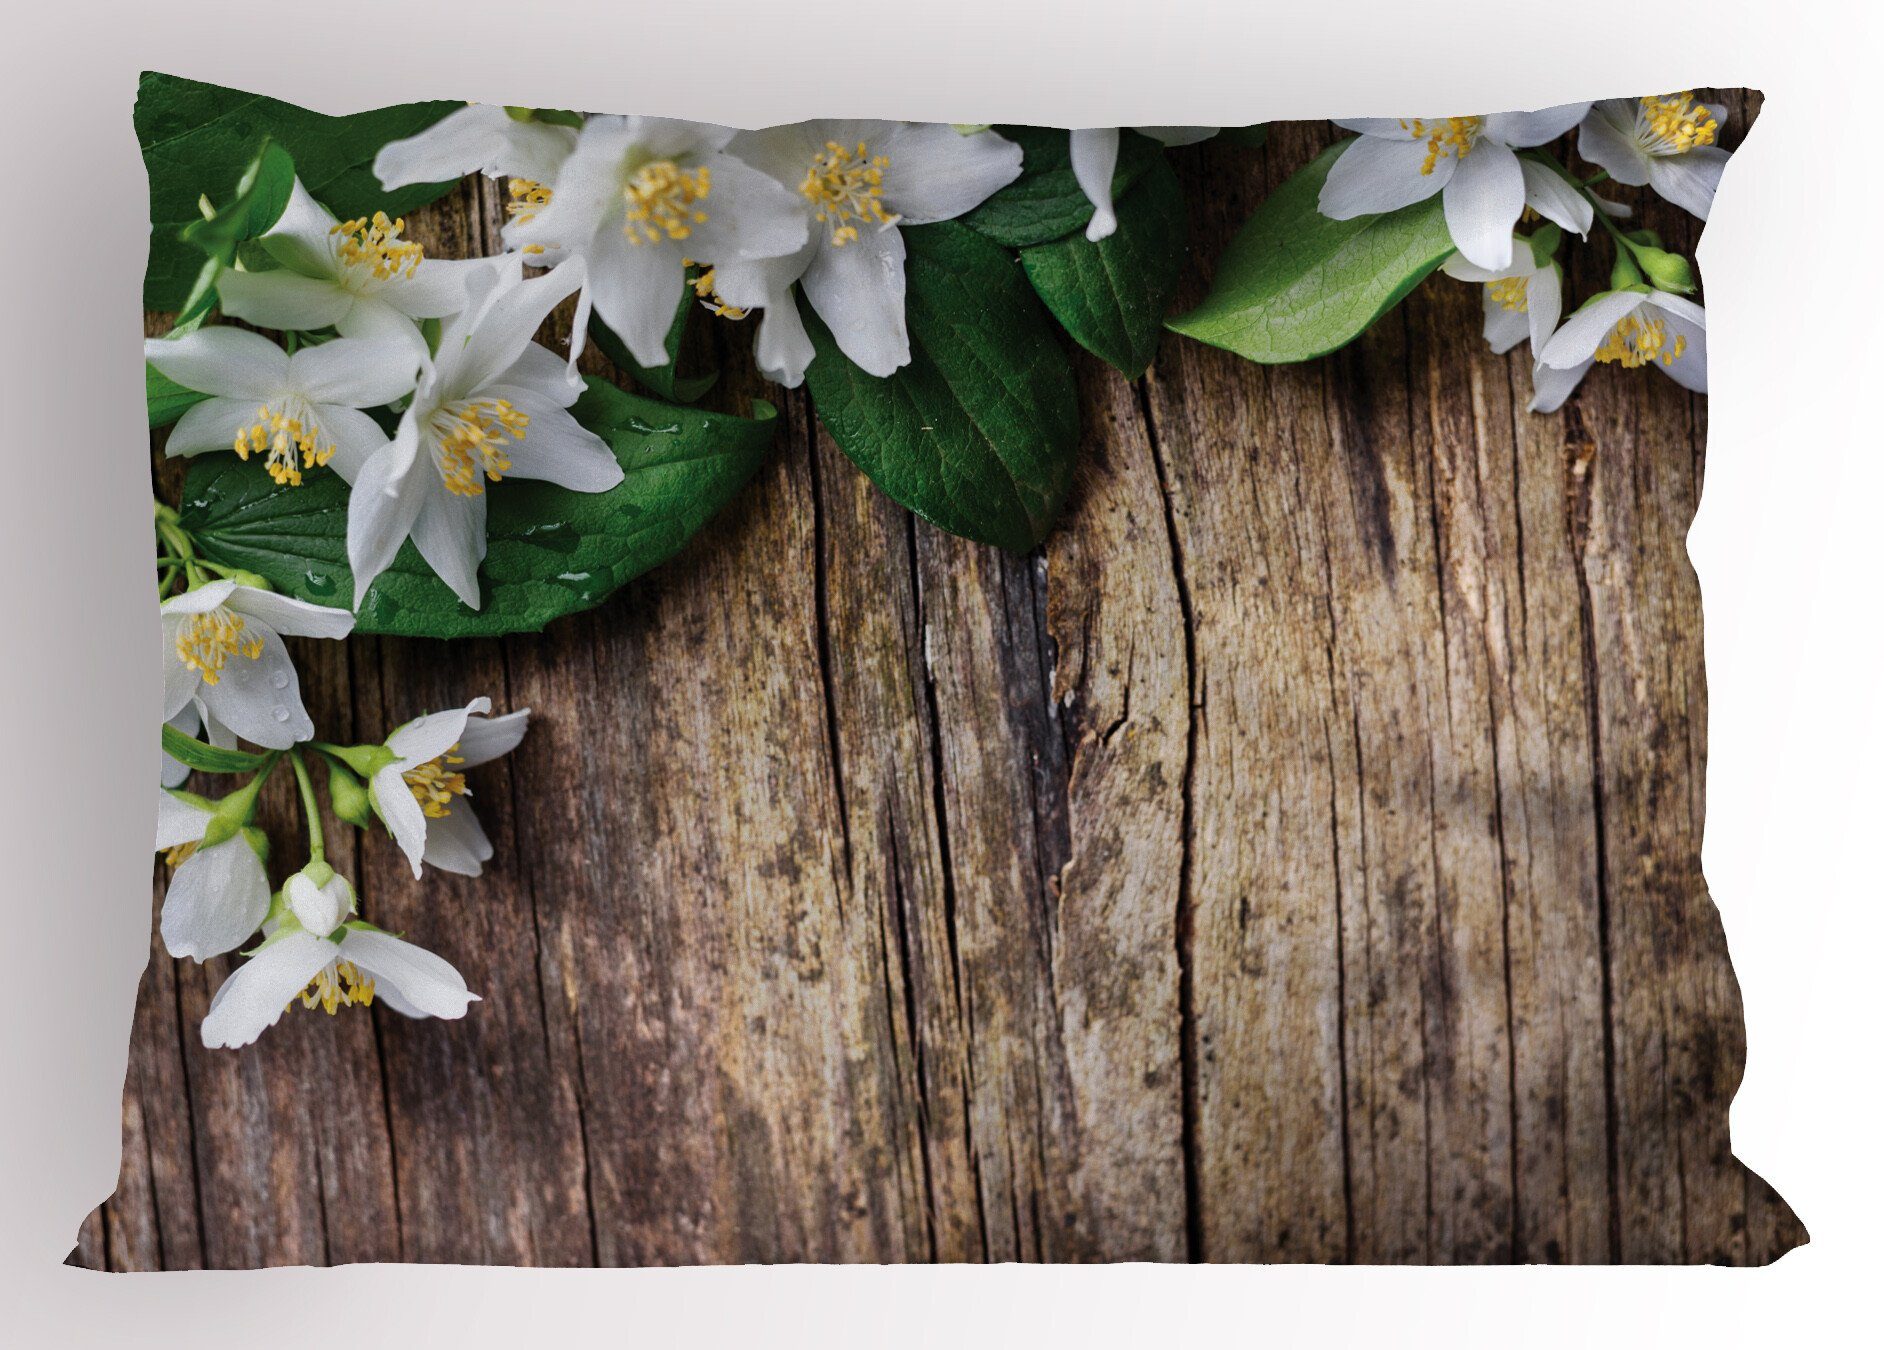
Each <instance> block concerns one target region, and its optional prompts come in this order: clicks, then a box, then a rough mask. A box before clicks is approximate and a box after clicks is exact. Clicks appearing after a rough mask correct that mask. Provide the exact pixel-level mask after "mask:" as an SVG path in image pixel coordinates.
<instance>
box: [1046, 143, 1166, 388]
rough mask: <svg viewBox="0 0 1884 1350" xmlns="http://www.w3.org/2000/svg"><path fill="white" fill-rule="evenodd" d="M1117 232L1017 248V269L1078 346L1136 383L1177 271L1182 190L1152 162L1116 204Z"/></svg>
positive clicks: (1159, 330)
mask: <svg viewBox="0 0 1884 1350" xmlns="http://www.w3.org/2000/svg"><path fill="white" fill-rule="evenodd" d="M1116 209H1117V213H1118V218H1119V227H1118V229H1117V230H1115V231H1113V233H1112V234H1111V235H1109V236H1108V237H1106V238H1104V239H1101V240H1099V241H1098V242H1097V243H1094V242H1093V241H1092V240H1090V239H1088V238H1086V236H1085V235H1084V234H1083V233H1081V232H1079V231H1075V232H1074V233H1072V234H1070V235H1068V236H1066V237H1065V238H1064V239H1056V240H1054V241H1053V242H1052V243H1050V244H1035V245H1034V246H1032V247H1031V248H1024V249H1022V250H1021V255H1020V256H1021V266H1022V267H1024V268H1025V269H1026V270H1027V279H1028V280H1029V281H1031V282H1032V283H1033V286H1034V291H1035V292H1036V293H1037V294H1038V295H1039V296H1040V298H1041V299H1042V300H1044V301H1045V302H1046V306H1047V308H1048V309H1050V310H1052V311H1053V317H1054V318H1056V319H1058V320H1059V321H1060V325H1061V327H1063V328H1065V329H1066V331H1067V332H1068V333H1070V334H1072V336H1073V340H1074V341H1076V342H1078V343H1079V345H1080V346H1082V347H1084V348H1085V349H1086V350H1087V351H1089V352H1091V353H1092V354H1093V355H1095V356H1097V357H1098V358H1099V359H1100V360H1102V361H1104V362H1106V363H1107V364H1108V365H1110V366H1112V367H1114V368H1115V369H1117V370H1118V371H1120V372H1121V373H1123V374H1124V375H1125V376H1126V377H1127V378H1128V379H1137V378H1138V377H1139V376H1140V375H1143V374H1144V373H1145V368H1146V367H1147V366H1149V365H1150V364H1151V361H1152V358H1153V357H1155V356H1156V355H1157V354H1158V339H1159V338H1160V337H1161V336H1162V335H1163V333H1164V318H1165V313H1166V311H1167V310H1168V309H1169V308H1170V305H1171V297H1172V296H1173V295H1175V294H1176V293H1177V284H1178V275H1179V273H1180V271H1181V270H1182V268H1183V266H1184V238H1185V220H1184V193H1183V190H1182V189H1181V188H1180V187H1179V186H1178V180H1177V174H1175V173H1174V172H1172V170H1171V166H1170V165H1169V164H1167V163H1165V162H1164V161H1163V160H1162V159H1159V160H1157V161H1155V162H1154V163H1153V164H1152V165H1151V167H1150V168H1149V169H1148V170H1147V171H1146V172H1145V175H1144V177H1142V178H1141V179H1140V180H1139V181H1138V183H1137V184H1136V186H1134V187H1133V188H1132V190H1131V191H1130V192H1128V193H1126V194H1125V196H1124V197H1122V198H1121V199H1120V200H1119V202H1118V203H1117V207H1116Z"/></svg>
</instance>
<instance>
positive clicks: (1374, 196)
mask: <svg viewBox="0 0 1884 1350" xmlns="http://www.w3.org/2000/svg"><path fill="white" fill-rule="evenodd" d="M1589 109H1590V105H1589V104H1587V103H1565V104H1562V105H1560V106H1558V107H1555V108H1545V109H1542V110H1541V111H1538V112H1510V113H1493V114H1491V115H1490V116H1484V117H1437V118H1425V117H1359V118H1352V119H1349V120H1346V121H1343V120H1342V119H1340V118H1336V119H1335V125H1336V126H1340V127H1345V128H1347V129H1348V130H1349V131H1357V132H1359V133H1360V139H1359V140H1357V141H1355V142H1353V143H1352V144H1351V145H1349V146H1348V148H1347V149H1346V150H1344V151H1342V152H1341V157H1340V158H1339V159H1337V160H1335V162H1334V165H1333V167H1332V168H1330V169H1329V171H1328V178H1327V181H1326V182H1324V183H1323V184H1322V188H1321V203H1320V205H1321V213H1322V214H1323V215H1325V216H1328V217H1330V218H1332V219H1334V220H1351V219H1353V218H1354V217H1355V216H1371V215H1379V214H1381V213H1383V212H1387V211H1397V210H1399V209H1400V208H1401V207H1403V206H1411V205H1412V204H1413V203H1414V202H1423V201H1425V200H1426V199H1427V198H1428V197H1430V196H1432V195H1433V194H1434V193H1436V192H1437V193H1442V194H1443V198H1444V205H1445V213H1446V228H1447V229H1448V230H1450V231H1451V232H1452V242H1453V243H1455V244H1457V245H1458V247H1459V252H1461V253H1463V254H1464V255H1465V256H1466V258H1467V260H1468V261H1470V262H1473V263H1476V264H1477V265H1478V266H1480V267H1485V268H1491V269H1498V268H1503V267H1508V266H1509V265H1510V263H1511V229H1512V226H1514V225H1516V224H1517V223H1518V217H1519V216H1520V215H1521V214H1522V213H1523V211H1524V208H1525V207H1527V206H1528V207H1530V208H1531V209H1532V210H1534V211H1536V212H1537V213H1538V214H1539V215H1540V216H1543V217H1544V218H1545V219H1546V220H1551V221H1555V222H1556V223H1557V224H1559V225H1561V226H1563V228H1564V229H1566V230H1572V231H1574V232H1575V233H1577V234H1588V233H1589V229H1590V222H1591V220H1592V219H1594V216H1593V213H1592V211H1591V208H1590V204H1589V202H1588V201H1586V200H1584V198H1583V196H1582V194H1581V193H1579V192H1576V191H1575V190H1574V189H1572V188H1571V187H1570V185H1569V184H1568V183H1565V182H1564V181H1563V179H1562V178H1561V177H1560V176H1559V175H1558V174H1556V173H1554V172H1553V171H1552V170H1550V169H1548V168H1546V167H1545V166H1543V165H1541V164H1536V163H1532V162H1531V161H1529V160H1520V159H1519V158H1518V157H1517V156H1516V155H1515V154H1513V153H1512V151H1513V150H1517V149H1524V148H1526V147H1529V146H1534V145H1542V144H1544V143H1545V142H1546V141H1553V140H1555V139H1556V138H1557V137H1559V136H1561V135H1563V134H1564V133H1565V132H1566V131H1568V130H1570V128H1571V127H1573V126H1575V125H1576V124H1577V123H1578V122H1579V121H1580V120H1581V119H1582V117H1583V115H1584V114H1585V113H1587V112H1588V111H1589Z"/></svg>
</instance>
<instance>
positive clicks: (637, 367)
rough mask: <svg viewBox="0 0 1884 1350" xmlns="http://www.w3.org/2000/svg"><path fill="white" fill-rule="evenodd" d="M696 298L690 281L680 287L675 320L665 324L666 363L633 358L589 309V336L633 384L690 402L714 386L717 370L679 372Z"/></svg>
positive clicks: (625, 345) (682, 401)
mask: <svg viewBox="0 0 1884 1350" xmlns="http://www.w3.org/2000/svg"><path fill="white" fill-rule="evenodd" d="M699 307H700V305H699V300H698V298H697V297H696V296H695V295H694V290H693V285H692V283H691V282H690V283H689V284H688V285H686V286H684V287H682V288H681V292H680V306H679V308H677V309H676V310H675V311H674V321H673V323H671V324H669V325H668V328H667V344H666V346H667V364H666V365H664V366H644V365H642V364H641V363H640V362H639V361H637V360H635V358H634V356H633V355H632V354H631V353H630V352H629V350H628V344H627V343H625V342H623V341H622V340H621V337H620V336H619V335H618V334H617V333H616V332H615V330H614V329H613V328H610V327H609V326H608V325H607V324H605V323H603V322H602V316H601V315H599V314H596V313H593V312H591V313H590V315H589V340H590V341H592V342H593V343H595V345H596V346H597V347H600V348H601V349H602V355H604V356H606V357H607V358H608V359H609V360H610V361H612V362H614V363H615V368H616V369H617V370H619V371H621V372H623V373H624V374H626V375H629V376H631V377H632V378H633V379H634V381H635V383H636V384H639V385H641V386H642V387H643V388H645V389H649V390H652V391H653V392H654V393H656V394H658V395H660V396H661V397H662V398H664V399H666V400H668V401H669V402H670V403H692V402H694V401H695V400H696V399H698V398H699V397H700V396H701V395H702V394H704V393H706V391H707V390H709V389H711V388H712V387H713V384H714V382H715V381H716V380H718V379H719V377H720V373H719V372H718V371H717V370H709V371H708V372H706V374H704V375H682V374H681V373H680V344H681V343H682V342H683V341H685V339H686V337H687V323H688V321H689V320H690V319H692V318H693V315H694V311H695V310H697V309H699Z"/></svg>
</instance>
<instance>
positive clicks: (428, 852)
mask: <svg viewBox="0 0 1884 1350" xmlns="http://www.w3.org/2000/svg"><path fill="white" fill-rule="evenodd" d="M494 852H496V850H495V849H493V848H492V847H491V841H490V839H489V837H488V836H486V835H485V833H484V827H483V826H482V825H481V824H479V823H478V818H477V816H476V814H474V813H473V812H472V810H471V804H470V803H469V802H466V801H462V800H460V801H455V802H453V803H452V804H451V811H450V813H449V814H447V815H443V816H440V817H438V818H437V819H434V820H427V821H426V822H425V864H426V866H428V867H436V868H437V869H438V870H439V871H441V872H450V873H452V874H453V875H455V876H461V877H477V876H483V875H484V864H485V863H487V862H489V861H490V859H491V855H492V854H493V853H494Z"/></svg>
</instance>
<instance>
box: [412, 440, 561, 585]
mask: <svg viewBox="0 0 1884 1350" xmlns="http://www.w3.org/2000/svg"><path fill="white" fill-rule="evenodd" d="M563 415H564V416H568V414H567V413H565V414H563ZM488 500H489V495H488V494H487V493H482V492H480V493H478V494H476V495H475V496H469V497H465V496H460V495H458V494H457V493H455V492H434V493H430V494H428V495H427V497H426V500H425V504H424V505H423V506H421V507H420V508H419V513H418V514H417V515H416V516H414V517H413V518H412V543H413V545H414V546H415V547H416V548H417V549H418V550H419V556H420V557H421V558H423V559H425V565H426V566H427V567H429V568H431V569H432V570H433V571H434V572H436V573H438V577H439V580H440V581H443V582H444V583H445V584H446V585H447V586H449V587H451V589H452V591H453V593H454V594H456V595H457V597H458V598H459V599H460V600H462V601H464V602H465V604H467V605H469V606H471V608H472V609H476V608H477V607H478V605H479V604H480V600H479V596H478V564H480V563H482V562H483V561H484V549H485V534H484V519H485V503H486V502H487V501H488Z"/></svg>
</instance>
